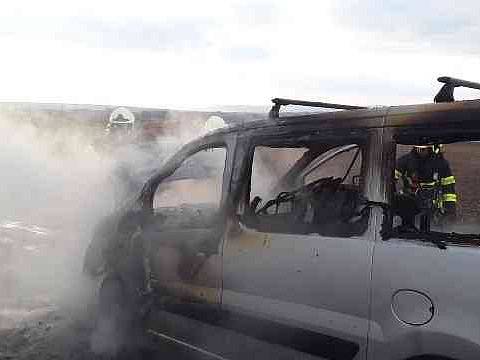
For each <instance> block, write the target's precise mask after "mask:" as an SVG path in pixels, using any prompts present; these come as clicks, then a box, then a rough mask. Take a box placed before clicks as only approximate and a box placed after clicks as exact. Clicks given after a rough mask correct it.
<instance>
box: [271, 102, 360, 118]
mask: <svg viewBox="0 0 480 360" xmlns="http://www.w3.org/2000/svg"><path fill="white" fill-rule="evenodd" d="M272 102H273V106H272V109H271V110H270V112H269V113H268V117H269V118H270V119H278V118H279V117H280V107H281V106H286V105H299V106H310V107H318V108H324V109H342V110H359V109H367V107H364V106H355V105H342V104H333V103H326V102H319V101H305V100H292V99H282V98H275V99H272Z"/></svg>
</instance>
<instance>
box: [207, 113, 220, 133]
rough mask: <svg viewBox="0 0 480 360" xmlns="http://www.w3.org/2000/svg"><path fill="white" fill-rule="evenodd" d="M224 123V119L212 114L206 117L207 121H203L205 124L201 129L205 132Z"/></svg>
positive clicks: (218, 127) (215, 128)
mask: <svg viewBox="0 0 480 360" xmlns="http://www.w3.org/2000/svg"><path fill="white" fill-rule="evenodd" d="M225 125H226V124H225V121H224V120H223V119H222V118H221V117H220V116H217V115H212V116H210V117H209V118H208V119H207V121H205V124H204V125H203V129H204V130H205V131H206V132H209V131H213V130H217V129H220V128H222V127H224V126H225Z"/></svg>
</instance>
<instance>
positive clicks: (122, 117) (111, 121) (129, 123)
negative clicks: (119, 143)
mask: <svg viewBox="0 0 480 360" xmlns="http://www.w3.org/2000/svg"><path fill="white" fill-rule="evenodd" d="M134 126H135V116H134V115H133V113H132V112H131V111H130V110H129V109H127V108H125V107H119V108H116V109H115V110H113V111H112V113H111V114H110V117H109V118H108V124H107V126H106V128H105V131H106V133H107V134H119V133H120V134H122V135H125V134H129V133H131V132H132V131H133V129H134Z"/></svg>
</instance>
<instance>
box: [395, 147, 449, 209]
mask: <svg viewBox="0 0 480 360" xmlns="http://www.w3.org/2000/svg"><path fill="white" fill-rule="evenodd" d="M395 178H396V179H400V178H401V179H403V184H404V188H403V191H404V192H406V193H413V194H415V193H416V192H417V190H418V189H421V188H422V187H437V188H438V190H439V197H438V198H437V199H435V201H436V203H435V206H436V207H437V208H438V209H440V210H441V211H442V212H444V213H447V214H454V213H455V209H456V202H457V194H456V192H455V177H454V176H453V174H452V171H451V169H450V165H449V163H448V161H447V160H446V159H445V158H444V157H443V155H442V154H441V153H438V154H435V153H433V154H431V155H430V156H426V157H421V156H419V155H418V154H417V152H416V151H414V150H412V151H411V152H410V153H408V154H406V155H404V156H402V157H401V158H400V159H399V160H398V162H397V168H396V170H395Z"/></svg>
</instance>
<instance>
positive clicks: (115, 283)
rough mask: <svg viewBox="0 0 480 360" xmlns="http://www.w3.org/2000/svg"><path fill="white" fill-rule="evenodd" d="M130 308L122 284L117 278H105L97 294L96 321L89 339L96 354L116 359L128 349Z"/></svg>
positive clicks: (130, 320) (130, 321) (130, 319)
mask: <svg viewBox="0 0 480 360" xmlns="http://www.w3.org/2000/svg"><path fill="white" fill-rule="evenodd" d="M130 309H131V307H130V306H129V303H128V297H127V294H126V291H125V287H124V285H123V282H122V281H121V279H120V278H119V277H116V276H111V277H107V278H106V279H105V280H104V281H103V282H102V285H101V286H100V289H99V292H98V306H97V319H96V324H95V329H94V331H93V333H92V337H91V348H92V350H93V351H94V352H95V353H96V354H104V355H109V356H113V357H117V356H118V355H119V353H120V352H121V351H123V350H124V349H125V348H126V347H128V345H129V344H128V343H127V340H129V330H130V324H131V323H132V318H133V317H132V313H131V311H130Z"/></svg>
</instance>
